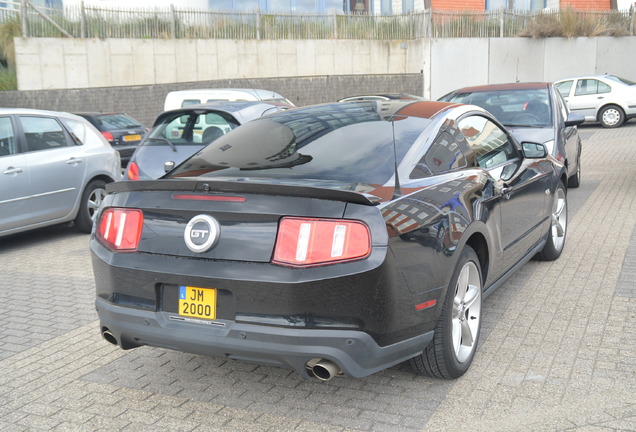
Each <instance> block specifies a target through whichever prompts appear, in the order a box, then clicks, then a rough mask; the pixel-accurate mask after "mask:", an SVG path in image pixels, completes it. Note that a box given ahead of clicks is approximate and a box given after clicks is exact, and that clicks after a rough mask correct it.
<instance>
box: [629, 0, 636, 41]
mask: <svg viewBox="0 0 636 432" xmlns="http://www.w3.org/2000/svg"><path fill="white" fill-rule="evenodd" d="M635 12H636V9H635V8H634V5H633V4H632V6H631V7H630V8H629V16H630V18H631V20H630V21H631V28H630V30H631V31H632V36H636V28H634V24H635V23H634V13H635Z"/></svg>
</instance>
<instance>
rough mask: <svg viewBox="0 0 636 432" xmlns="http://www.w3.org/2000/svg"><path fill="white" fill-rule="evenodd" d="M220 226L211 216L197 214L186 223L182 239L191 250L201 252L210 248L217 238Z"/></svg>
mask: <svg viewBox="0 0 636 432" xmlns="http://www.w3.org/2000/svg"><path fill="white" fill-rule="evenodd" d="M220 233H221V226H220V225H219V222H218V221H217V220H216V219H214V218H213V217H212V216H208V215H197V216H195V217H193V218H192V219H190V222H188V225H186V228H185V232H184V233H183V239H184V240H185V244H186V246H188V249H190V250H191V251H192V252H196V253H203V252H207V251H208V250H210V249H211V248H212V247H213V246H214V245H215V244H216V241H217V240H218V239H219V234H220Z"/></svg>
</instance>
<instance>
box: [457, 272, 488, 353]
mask: <svg viewBox="0 0 636 432" xmlns="http://www.w3.org/2000/svg"><path fill="white" fill-rule="evenodd" d="M480 321H481V282H480V277H479V270H478V269H477V266H476V265H475V263H474V262H472V261H468V262H467V263H466V264H464V267H462V270H461V273H460V274H459V278H458V279H457V285H456V287H455V297H454V298H453V314H452V340H453V350H454V352H455V357H456V358H457V361H459V362H460V363H464V362H466V361H467V360H469V359H470V358H471V355H472V352H473V351H474V350H475V348H476V344H477V335H478V332H479V324H480Z"/></svg>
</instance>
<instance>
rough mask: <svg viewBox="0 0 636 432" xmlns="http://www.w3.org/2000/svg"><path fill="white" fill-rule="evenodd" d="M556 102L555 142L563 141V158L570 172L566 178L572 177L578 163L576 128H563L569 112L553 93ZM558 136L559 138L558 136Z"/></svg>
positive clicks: (557, 94)
mask: <svg viewBox="0 0 636 432" xmlns="http://www.w3.org/2000/svg"><path fill="white" fill-rule="evenodd" d="M553 93H554V99H555V102H556V108H557V109H556V110H555V116H554V118H555V123H556V124H555V128H556V134H557V137H556V139H557V140H563V142H564V147H565V153H566V154H565V156H566V158H567V159H568V161H569V163H570V170H569V172H568V176H571V175H574V172H575V170H576V166H577V164H578V163H579V134H578V128H577V127H576V126H565V121H566V120H567V119H568V116H569V114H570V111H569V110H568V108H567V106H566V104H565V101H564V100H563V98H562V97H561V95H560V94H559V92H558V91H555V92H553ZM559 135H560V136H559Z"/></svg>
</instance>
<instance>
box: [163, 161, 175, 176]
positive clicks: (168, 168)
mask: <svg viewBox="0 0 636 432" xmlns="http://www.w3.org/2000/svg"><path fill="white" fill-rule="evenodd" d="M173 168H174V162H173V161H166V162H164V163H163V171H164V172H167V173H168V172H170V171H172V169H173Z"/></svg>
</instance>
